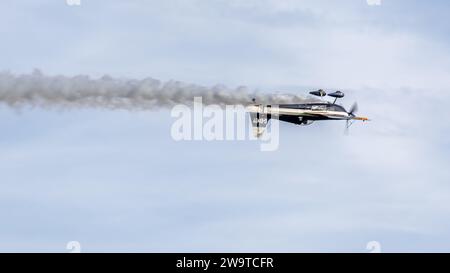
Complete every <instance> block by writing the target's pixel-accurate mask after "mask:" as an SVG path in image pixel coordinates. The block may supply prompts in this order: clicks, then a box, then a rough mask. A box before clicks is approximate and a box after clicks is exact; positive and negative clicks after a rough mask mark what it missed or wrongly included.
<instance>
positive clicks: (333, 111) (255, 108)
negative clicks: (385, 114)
mask: <svg viewBox="0 0 450 273" xmlns="http://www.w3.org/2000/svg"><path fill="white" fill-rule="evenodd" d="M310 94H311V95H314V96H318V97H321V98H323V97H324V96H326V95H327V93H326V92H325V91H323V90H322V89H320V90H317V91H313V92H310ZM328 96H330V97H333V98H334V101H333V102H329V101H324V100H322V101H320V102H308V103H300V104H280V105H262V104H253V105H250V106H248V107H247V111H248V112H249V113H250V118H251V122H252V126H253V133H254V135H255V136H256V137H260V136H261V135H262V134H263V133H264V130H265V128H266V126H267V123H268V122H269V120H270V119H278V120H281V121H284V122H289V123H294V124H297V125H310V124H312V123H313V122H314V121H317V120H345V121H346V127H345V128H346V133H347V132H348V128H349V127H350V126H351V125H352V123H353V121H354V120H361V121H368V120H369V119H368V118H366V117H359V116H356V115H355V113H356V111H357V110H358V105H357V104H356V103H354V104H353V106H352V107H351V108H350V111H346V110H345V108H344V107H342V106H341V105H338V104H336V101H337V99H339V98H343V97H344V93H342V92H341V91H336V92H334V93H331V94H328ZM253 102H254V103H256V101H255V99H253Z"/></svg>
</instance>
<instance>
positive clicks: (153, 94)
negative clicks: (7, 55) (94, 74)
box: [0, 70, 312, 109]
mask: <svg viewBox="0 0 450 273" xmlns="http://www.w3.org/2000/svg"><path fill="white" fill-rule="evenodd" d="M194 97H202V99H203V103H204V104H218V105H239V104H240V105H248V104H250V103H251V102H252V98H256V100H257V102H258V103H270V104H282V103H300V102H305V101H310V100H312V99H310V98H303V97H300V96H297V95H293V94H287V95H286V94H263V93H257V92H250V91H249V90H248V89H246V88H245V87H239V88H236V89H228V88H226V87H224V86H220V85H217V86H214V87H210V88H207V87H203V86H199V85H193V84H186V83H182V82H177V81H168V82H165V83H163V82H160V81H158V80H155V79H152V78H145V79H142V80H129V79H114V78H111V77H109V76H103V77H102V78H100V79H92V78H90V77H89V76H84V75H80V76H75V77H66V76H46V75H44V74H42V73H41V72H40V71H39V70H35V71H34V72H33V73H32V74H27V75H14V74H12V73H9V72H2V73H0V103H4V104H7V105H9V106H11V107H23V106H38V107H44V108H108V109H157V108H163V107H171V106H173V105H176V104H192V102H193V98H194Z"/></svg>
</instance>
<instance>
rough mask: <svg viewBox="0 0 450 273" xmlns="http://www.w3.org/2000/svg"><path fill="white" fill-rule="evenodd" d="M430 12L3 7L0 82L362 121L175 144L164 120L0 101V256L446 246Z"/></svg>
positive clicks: (211, 2) (355, 7)
mask: <svg viewBox="0 0 450 273" xmlns="http://www.w3.org/2000/svg"><path fill="white" fill-rule="evenodd" d="M449 9H450V4H449V3H448V1H438V0H435V1H417V0H408V1H406V0H382V1H381V5H368V3H367V1H364V0H344V1H331V0H329V1H326V0H319V1H317V0H315V1H312V0H311V1H309V0H305V1H301V0H297V1H294V0H277V1H276V0H259V1H258V0H246V1H238V0H228V1H226V0H192V1H182V0H170V1H152V0H149V1H138V0H131V1H119V0H109V1H106V0H92V1H87V0H81V3H80V5H76V6H74V5H68V4H67V3H66V1H64V0H57V1H55V0H52V1H50V0H41V1H25V0H14V1H12V0H7V1H6V2H5V3H3V6H2V8H1V9H0V33H1V35H2V43H0V57H1V58H0V59H1V60H2V61H1V62H0V71H9V72H11V73H15V74H28V73H32V71H33V70H34V69H40V70H41V71H43V73H45V74H47V75H66V76H74V75H80V74H82V75H89V76H91V77H94V78H99V77H102V76H103V75H110V76H113V77H118V78H132V79H133V78H136V79H140V78H144V77H148V76H150V77H152V78H156V79H160V80H162V81H168V80H179V81H183V82H187V83H194V84H199V85H204V86H214V85H216V84H224V85H226V86H229V87H231V88H235V87H239V86H246V87H247V88H249V89H250V90H258V91H260V92H291V93H295V94H299V95H302V94H307V92H308V91H310V90H314V89H318V88H323V89H326V90H341V91H344V92H345V94H346V96H345V98H343V99H342V100H341V103H342V104H343V105H344V106H345V107H347V108H348V107H350V105H351V104H352V103H353V102H354V101H357V102H358V105H359V114H361V115H365V116H368V117H370V118H371V121H370V122H366V123H355V124H354V125H353V126H352V127H351V130H350V134H349V135H348V136H345V135H344V134H343V131H344V126H345V123H344V122H338V121H337V122H316V123H314V124H312V125H310V126H307V127H299V126H295V125H292V124H280V145H279V149H278V150H276V151H273V152H262V151H260V146H259V143H258V142H256V141H212V142H207V141H175V140H174V139H173V138H172V137H171V133H170V132H171V126H172V124H173V122H174V121H175V120H174V118H173V117H171V115H170V109H161V110H158V111H143V110H135V111H128V110H108V109H89V108H87V109H70V110H64V109H42V108H39V107H22V108H10V107H8V106H6V105H4V104H0V132H1V135H0V166H1V167H0V172H1V174H0V215H1V216H0V223H1V225H0V251H1V252H11V251H14V252H68V251H69V250H68V249H66V245H67V243H68V242H70V241H78V242H79V243H80V245H81V250H82V251H83V252H368V250H367V249H366V246H367V243H368V242H371V241H377V242H379V244H380V245H381V249H382V251H383V252H448V251H450V232H449V230H450V218H449V217H448V215H450V184H449V183H450V172H449V171H448V169H447V168H448V165H449V163H450V153H449V151H450V141H449V138H448V135H449V133H450V126H449V123H448V122H447V117H449V116H450V110H449V108H448V104H449V103H450V93H449V88H450V75H449V72H448V71H450V57H449V55H448V52H449V50H450V40H449V37H450V35H449V34H450V18H449V17H448V16H447V13H448V10H449Z"/></svg>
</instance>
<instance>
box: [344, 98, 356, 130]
mask: <svg viewBox="0 0 450 273" xmlns="http://www.w3.org/2000/svg"><path fill="white" fill-rule="evenodd" d="M356 112H358V104H357V103H356V102H355V103H353V105H352V107H350V111H348V112H347V113H348V114H349V116H350V117H349V119H347V120H346V121H345V135H348V132H349V128H350V126H351V125H352V123H351V122H352V121H351V120H352V118H354V117H355V113H356Z"/></svg>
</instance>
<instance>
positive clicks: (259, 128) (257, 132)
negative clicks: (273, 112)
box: [250, 112, 270, 138]
mask: <svg viewBox="0 0 450 273" xmlns="http://www.w3.org/2000/svg"><path fill="white" fill-rule="evenodd" d="M250 119H251V122H252V129H253V130H252V131H253V135H254V136H255V137H256V138H260V137H261V136H262V135H263V134H264V132H265V130H266V127H267V123H269V120H270V115H266V114H261V113H258V112H257V113H250Z"/></svg>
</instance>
